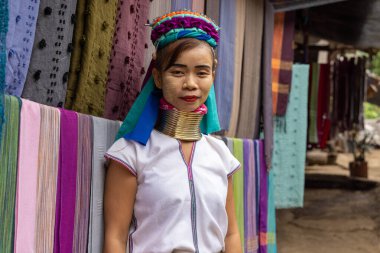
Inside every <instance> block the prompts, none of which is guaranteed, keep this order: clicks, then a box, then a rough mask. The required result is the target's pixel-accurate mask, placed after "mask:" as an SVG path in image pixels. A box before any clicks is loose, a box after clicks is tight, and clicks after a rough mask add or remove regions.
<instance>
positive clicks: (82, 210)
mask: <svg viewBox="0 0 380 253" xmlns="http://www.w3.org/2000/svg"><path fill="white" fill-rule="evenodd" d="M78 136H79V138H78V161H77V168H78V169H77V176H76V184H77V187H76V205H75V223H74V224H75V225H74V241H73V248H72V252H86V250H87V240H88V224H89V212H90V210H89V207H90V197H91V196H90V193H91V167H92V140H93V126H92V117H91V116H87V115H83V114H79V116H78Z"/></svg>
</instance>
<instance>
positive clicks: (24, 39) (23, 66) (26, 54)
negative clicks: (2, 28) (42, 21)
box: [5, 0, 40, 97]
mask: <svg viewBox="0 0 380 253" xmlns="http://www.w3.org/2000/svg"><path fill="white" fill-rule="evenodd" d="M8 3H9V26H8V34H7V41H6V45H7V66H6V81H5V93H6V94H9V95H14V96H18V97H20V96H21V93H22V90H23V88H24V84H25V79H26V75H27V73H28V68H29V63H30V57H31V54H32V48H33V42H34V36H35V31H36V23H37V17H38V9H39V5H40V1H39V0H33V1H31V0H12V1H8Z"/></svg>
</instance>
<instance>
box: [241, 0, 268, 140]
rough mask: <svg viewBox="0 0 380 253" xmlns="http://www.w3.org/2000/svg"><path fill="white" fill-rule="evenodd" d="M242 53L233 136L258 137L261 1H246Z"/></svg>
mask: <svg viewBox="0 0 380 253" xmlns="http://www.w3.org/2000/svg"><path fill="white" fill-rule="evenodd" d="M245 12H246V13H245V23H246V24H249V25H246V26H245V29H244V48H245V50H244V54H243V63H242V65H243V66H242V75H241V82H242V84H241V92H240V96H241V100H240V109H239V120H238V125H237V132H236V136H237V137H239V138H249V139H252V138H254V139H255V138H258V137H259V125H260V104H261V87H260V86H261V82H260V71H261V66H262V64H261V60H262V57H261V49H262V42H263V29H264V1H263V0H254V1H247V3H246V9H245Z"/></svg>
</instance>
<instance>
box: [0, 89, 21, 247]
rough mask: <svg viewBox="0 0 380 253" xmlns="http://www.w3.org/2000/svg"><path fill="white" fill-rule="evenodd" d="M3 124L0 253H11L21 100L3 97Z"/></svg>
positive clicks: (0, 159)
mask: <svg viewBox="0 0 380 253" xmlns="http://www.w3.org/2000/svg"><path fill="white" fill-rule="evenodd" d="M4 108H5V112H4V114H5V115H4V116H5V124H4V126H3V129H2V136H3V138H2V142H1V149H0V152H1V153H0V154H1V155H0V217H1V218H0V219H1V222H0V252H2V253H13V243H14V222H15V221H14V212H15V198H16V182H17V180H16V179H17V154H18V134H19V126H20V108H21V100H20V99H18V98H16V97H12V96H5V97H4Z"/></svg>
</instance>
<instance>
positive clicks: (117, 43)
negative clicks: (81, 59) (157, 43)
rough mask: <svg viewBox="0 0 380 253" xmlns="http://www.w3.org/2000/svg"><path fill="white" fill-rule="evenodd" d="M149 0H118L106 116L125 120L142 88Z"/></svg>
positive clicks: (146, 46)
mask: <svg viewBox="0 0 380 253" xmlns="http://www.w3.org/2000/svg"><path fill="white" fill-rule="evenodd" d="M149 6H150V5H149V1H142V0H124V1H119V6H118V11H117V18H116V29H115V36H114V40H113V46H112V51H111V59H110V64H109V73H108V81H107V87H106V98H105V112H104V117H106V118H108V119H112V120H123V119H124V118H125V116H126V115H127V113H128V112H129V109H130V108H131V106H132V104H133V102H134V101H135V99H136V97H137V95H138V94H139V92H140V88H141V85H142V81H143V79H144V76H145V73H146V69H145V68H144V51H145V50H147V49H148V38H147V29H148V27H147V26H145V24H146V23H147V19H148V14H149Z"/></svg>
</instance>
